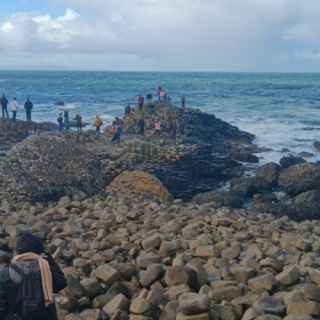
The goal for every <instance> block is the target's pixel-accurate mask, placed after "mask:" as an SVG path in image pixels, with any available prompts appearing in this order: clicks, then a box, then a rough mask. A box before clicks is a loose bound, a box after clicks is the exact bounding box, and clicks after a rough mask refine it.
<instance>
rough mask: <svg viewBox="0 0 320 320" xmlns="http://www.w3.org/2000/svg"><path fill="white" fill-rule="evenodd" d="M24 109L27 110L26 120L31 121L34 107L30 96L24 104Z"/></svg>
mask: <svg viewBox="0 0 320 320" xmlns="http://www.w3.org/2000/svg"><path fill="white" fill-rule="evenodd" d="M24 109H25V111H26V120H27V121H31V114H32V109H33V103H32V102H31V100H30V97H28V98H27V101H26V103H25V104H24Z"/></svg>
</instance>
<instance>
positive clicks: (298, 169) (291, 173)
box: [278, 163, 320, 195]
mask: <svg viewBox="0 0 320 320" xmlns="http://www.w3.org/2000/svg"><path fill="white" fill-rule="evenodd" d="M278 183H279V186H280V187H281V188H282V189H284V190H285V191H286V192H287V193H289V194H291V195H297V194H299V193H302V192H306V191H309V190H313V189H320V165H319V164H311V163H305V164H298V165H294V166H291V167H289V168H288V169H286V170H284V171H283V172H282V173H281V174H280V176H279V179H278Z"/></svg>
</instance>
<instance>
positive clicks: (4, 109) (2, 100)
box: [0, 94, 9, 119]
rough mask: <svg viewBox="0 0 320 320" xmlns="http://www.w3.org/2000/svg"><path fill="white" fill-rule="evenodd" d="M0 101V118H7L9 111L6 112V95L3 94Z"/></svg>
mask: <svg viewBox="0 0 320 320" xmlns="http://www.w3.org/2000/svg"><path fill="white" fill-rule="evenodd" d="M0 103H1V110H2V118H7V119H9V113H8V103H9V101H8V99H7V97H6V96H5V95H4V94H3V95H2V97H1V98H0Z"/></svg>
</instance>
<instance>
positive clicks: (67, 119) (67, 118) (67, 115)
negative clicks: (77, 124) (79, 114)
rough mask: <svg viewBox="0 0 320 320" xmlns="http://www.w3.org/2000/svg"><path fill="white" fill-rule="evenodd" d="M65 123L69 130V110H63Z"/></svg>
mask: <svg viewBox="0 0 320 320" xmlns="http://www.w3.org/2000/svg"><path fill="white" fill-rule="evenodd" d="M63 125H64V130H66V131H68V130H69V127H70V123H69V111H68V110H64V111H63Z"/></svg>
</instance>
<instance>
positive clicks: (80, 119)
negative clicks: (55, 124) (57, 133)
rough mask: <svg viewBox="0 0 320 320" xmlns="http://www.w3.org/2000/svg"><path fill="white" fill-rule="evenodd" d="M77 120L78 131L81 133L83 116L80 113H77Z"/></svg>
mask: <svg viewBox="0 0 320 320" xmlns="http://www.w3.org/2000/svg"><path fill="white" fill-rule="evenodd" d="M74 120H75V121H76V128H77V133H78V134H80V133H81V132H82V117H81V115H80V114H77V115H76V116H75V118H74Z"/></svg>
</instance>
